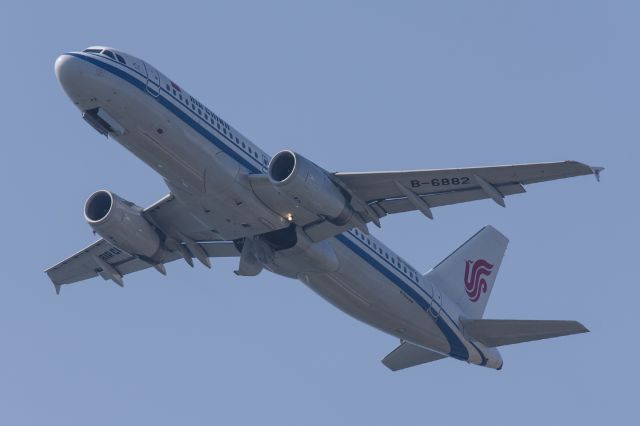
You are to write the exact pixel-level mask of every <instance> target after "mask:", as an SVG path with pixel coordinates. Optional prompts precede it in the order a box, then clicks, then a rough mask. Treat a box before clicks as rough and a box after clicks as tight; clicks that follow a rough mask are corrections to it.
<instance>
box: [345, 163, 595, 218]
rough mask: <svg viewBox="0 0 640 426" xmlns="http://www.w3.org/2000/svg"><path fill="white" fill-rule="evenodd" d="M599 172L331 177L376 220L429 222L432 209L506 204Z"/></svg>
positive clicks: (505, 169)
mask: <svg viewBox="0 0 640 426" xmlns="http://www.w3.org/2000/svg"><path fill="white" fill-rule="evenodd" d="M600 171H602V168H601V167H590V166H588V165H586V164H583V163H579V162H577V161H563V162H555V163H535V164H519V165H513V166H494V167H471V168H463V169H434V170H415V171H401V172H366V173H335V174H334V175H333V176H334V177H335V179H337V180H339V181H340V182H341V183H342V184H343V187H345V188H346V189H348V190H349V191H350V192H351V194H352V195H354V196H355V197H356V198H357V199H359V201H361V202H364V203H366V204H368V205H369V207H370V208H371V210H372V211H373V212H375V213H376V214H377V215H378V217H382V216H385V215H387V214H392V213H401V212H406V211H411V210H419V211H421V212H422V213H424V214H425V215H426V216H428V217H430V218H433V216H432V213H431V208H432V207H439V206H445V205H449V204H456V203H464V202H467V201H474V200H481V199H486V198H490V199H493V200H494V201H495V202H496V203H498V204H500V205H502V206H504V197H505V196H507V195H513V194H519V193H523V192H525V189H524V186H523V185H528V184H531V183H537V182H544V181H548V180H555V179H564V178H569V177H574V176H582V175H590V174H595V175H596V178H599V173H600ZM375 220H377V218H375ZM375 220H374V221H375Z"/></svg>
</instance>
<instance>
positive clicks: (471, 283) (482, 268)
mask: <svg viewBox="0 0 640 426" xmlns="http://www.w3.org/2000/svg"><path fill="white" fill-rule="evenodd" d="M491 269H493V265H492V264H490V263H489V262H487V261H486V260H484V259H478V260H476V261H473V260H467V261H466V262H465V268H464V287H465V290H466V291H467V297H469V300H471V301H472V302H477V301H478V299H480V296H481V295H482V293H486V291H487V281H485V279H484V278H483V276H485V275H486V276H487V277H488V276H489V275H491V272H492V271H491Z"/></svg>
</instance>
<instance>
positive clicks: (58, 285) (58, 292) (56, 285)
mask: <svg viewBox="0 0 640 426" xmlns="http://www.w3.org/2000/svg"><path fill="white" fill-rule="evenodd" d="M53 286H54V287H55V288H56V294H57V295H60V287H62V285H61V284H56V283H53Z"/></svg>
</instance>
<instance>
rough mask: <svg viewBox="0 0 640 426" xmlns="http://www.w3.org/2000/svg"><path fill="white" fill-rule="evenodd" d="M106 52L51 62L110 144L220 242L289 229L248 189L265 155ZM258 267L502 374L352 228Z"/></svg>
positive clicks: (495, 357)
mask: <svg viewBox="0 0 640 426" xmlns="http://www.w3.org/2000/svg"><path fill="white" fill-rule="evenodd" d="M113 51H114V52H117V53H118V54H119V55H121V58H122V59H124V63H123V62H122V61H119V60H117V59H112V58H109V57H107V56H105V55H102V54H98V53H91V52H86V53H84V52H83V53H68V54H65V55H62V56H61V57H60V58H58V60H57V62H56V73H57V74H58V78H59V80H60V82H61V84H62V85H63V87H64V89H65V91H66V92H67V94H68V96H69V97H70V98H71V99H72V101H73V102H74V103H75V104H76V106H77V107H78V108H79V109H80V110H81V111H88V110H93V109H95V108H102V109H104V110H105V111H106V112H107V113H108V114H109V116H110V117H112V118H113V119H114V120H115V121H117V123H118V124H119V125H120V126H121V127H122V129H123V131H120V132H116V133H111V134H110V135H111V136H112V137H113V138H114V139H115V140H117V141H118V142H119V143H120V144H122V145H123V146H124V147H125V148H127V149H128V150H129V151H131V152H132V153H133V154H135V155H136V156H137V157H138V158H140V159H141V160H142V161H144V162H145V163H146V164H148V165H149V166H150V167H152V168H153V169H154V170H155V171H157V172H158V173H159V174H160V175H161V176H162V177H163V178H164V179H165V181H166V182H167V185H168V186H169V188H170V190H171V192H172V193H173V194H174V195H175V197H176V198H177V199H178V200H179V201H180V202H181V203H182V204H184V206H185V207H186V208H188V209H189V211H190V213H191V214H192V215H193V216H194V217H195V218H197V220H199V221H200V222H201V223H203V224H205V225H206V226H207V227H208V228H209V229H211V230H213V231H214V232H215V233H217V234H218V235H220V237H221V238H222V239H225V240H236V239H240V238H244V237H252V236H255V235H258V234H262V233H266V232H269V231H273V230H277V229H283V228H286V227H288V226H289V225H290V223H289V221H288V218H286V217H283V216H282V215H281V214H278V213H276V212H275V211H273V210H272V209H270V208H269V207H268V206H267V205H265V204H264V203H263V202H262V201H261V200H260V199H259V198H258V197H257V196H256V195H255V194H254V192H253V191H252V189H251V185H250V182H249V179H248V176H250V175H252V174H263V173H266V171H267V168H268V164H269V161H270V157H269V156H268V155H267V154H266V153H264V152H263V151H262V150H260V149H259V148H258V147H257V146H256V145H254V144H253V143H252V142H250V141H249V140H248V139H247V138H245V137H244V136H242V134H240V132H238V131H236V130H235V129H234V128H233V127H231V126H230V125H229V124H228V123H226V122H225V121H224V120H222V119H221V118H220V117H218V116H217V115H216V114H214V113H213V112H211V111H210V110H209V109H208V108H206V107H205V106H204V105H202V104H201V103H200V102H198V101H197V100H196V99H194V98H193V97H192V96H191V95H189V94H188V93H187V92H186V91H185V90H183V89H181V88H180V87H179V86H177V85H176V84H175V83H173V82H172V81H171V80H170V79H168V78H167V77H165V76H164V75H162V74H160V73H159V72H158V71H156V70H155V68H153V67H152V66H151V65H149V64H148V63H146V62H144V61H142V60H140V59H138V58H135V57H133V56H131V55H128V54H125V53H123V52H120V51H116V50H113ZM327 253H330V256H329V257H330V260H329V261H327ZM334 259H335V260H334ZM265 267H267V268H268V269H270V270H271V271H273V272H275V273H278V274H281V275H285V276H288V277H293V278H298V279H300V280H301V281H302V282H304V283H305V284H306V285H308V286H309V287H310V288H311V289H313V290H314V291H315V292H316V293H318V294H319V295H320V296H322V297H323V298H325V299H326V300H328V301H329V302H331V303H332V304H334V305H335V306H337V307H338V308H340V309H341V310H343V311H344V312H346V313H348V314H349V315H352V316H353V317H355V318H358V319H359V320H361V321H364V322H365V323H367V324H370V325H372V326H374V327H376V328H378V329H380V330H382V331H384V332H386V333H389V334H391V335H394V336H396V337H398V338H400V339H403V340H407V341H410V342H412V343H415V344H418V345H421V346H424V347H427V348H430V349H433V350H435V351H438V352H441V353H444V354H447V355H450V356H452V357H454V358H458V359H462V360H465V361H468V362H471V363H474V364H479V365H484V366H487V367H491V368H500V367H501V366H502V360H501V358H500V356H499V354H498V352H497V351H496V350H495V349H491V348H486V347H484V346H483V345H481V344H479V343H476V342H470V341H469V340H468V339H466V338H465V337H464V334H463V330H462V327H461V325H460V322H459V317H460V315H461V312H460V309H459V307H458V306H457V305H456V304H455V303H453V302H452V301H450V300H449V299H448V298H447V297H446V295H444V294H442V293H441V292H440V291H439V290H438V288H437V285H435V284H434V283H430V282H428V280H426V279H425V278H424V276H423V275H422V274H419V273H417V272H416V270H415V269H414V268H412V267H410V266H409V265H408V264H407V262H405V261H404V260H402V259H401V258H400V257H399V256H398V255H396V254H395V253H393V252H392V251H391V250H389V249H388V248H387V247H386V246H384V244H382V243H380V242H379V241H378V240H377V239H375V238H374V237H372V236H370V235H364V234H363V233H362V232H361V231H359V230H357V229H353V230H349V231H347V232H344V233H342V234H340V235H338V236H336V237H334V238H330V239H328V240H326V241H322V242H319V243H311V242H307V243H301V244H298V245H296V246H294V247H293V248H289V249H285V250H280V251H276V252H275V253H273V255H272V256H270V257H269V258H268V259H266V261H265Z"/></svg>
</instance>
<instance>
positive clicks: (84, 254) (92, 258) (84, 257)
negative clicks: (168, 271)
mask: <svg viewBox="0 0 640 426" xmlns="http://www.w3.org/2000/svg"><path fill="white" fill-rule="evenodd" d="M198 245H199V246H200V247H202V249H203V250H204V252H205V253H206V255H207V256H208V257H237V256H240V252H238V250H237V249H236V247H235V245H234V244H233V243H232V242H230V241H216V242H200V243H198ZM178 259H182V255H181V254H180V253H179V252H177V251H174V252H171V253H170V254H169V255H168V257H167V258H165V259H164V263H169V262H173V261H174V260H178ZM105 265H106V266H105ZM151 267H155V266H154V265H153V264H151V263H147V262H145V261H144V260H141V259H139V258H137V257H135V256H132V255H130V254H128V253H126V252H124V251H122V250H120V249H119V248H117V247H115V246H113V245H111V244H110V243H109V242H108V241H106V240H104V239H100V240H98V241H96V242H95V243H93V244H91V245H90V246H88V247H86V248H84V249H82V250H80V251H79V252H78V253H76V254H74V255H73V256H70V257H69V258H67V259H65V260H63V261H62V262H60V263H58V264H57V265H54V266H52V267H51V268H49V269H47V270H46V271H45V272H46V273H47V275H48V276H49V278H50V279H51V281H52V282H53V285H54V286H55V288H56V293H58V294H59V293H60V286H61V285H63V284H72V283H75V282H78V281H83V280H86V279H89V278H93V277H96V276H102V277H103V278H104V279H113V281H115V282H116V284H118V285H122V277H123V276H124V275H127V274H131V273H133V272H137V271H141V270H143V269H147V268H151ZM111 268H112V269H111ZM114 271H115V272H116V275H115V278H116V279H114V276H113V272H114ZM160 272H162V273H164V270H163V269H162V270H160ZM118 276H119V280H118ZM118 281H120V282H118Z"/></svg>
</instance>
